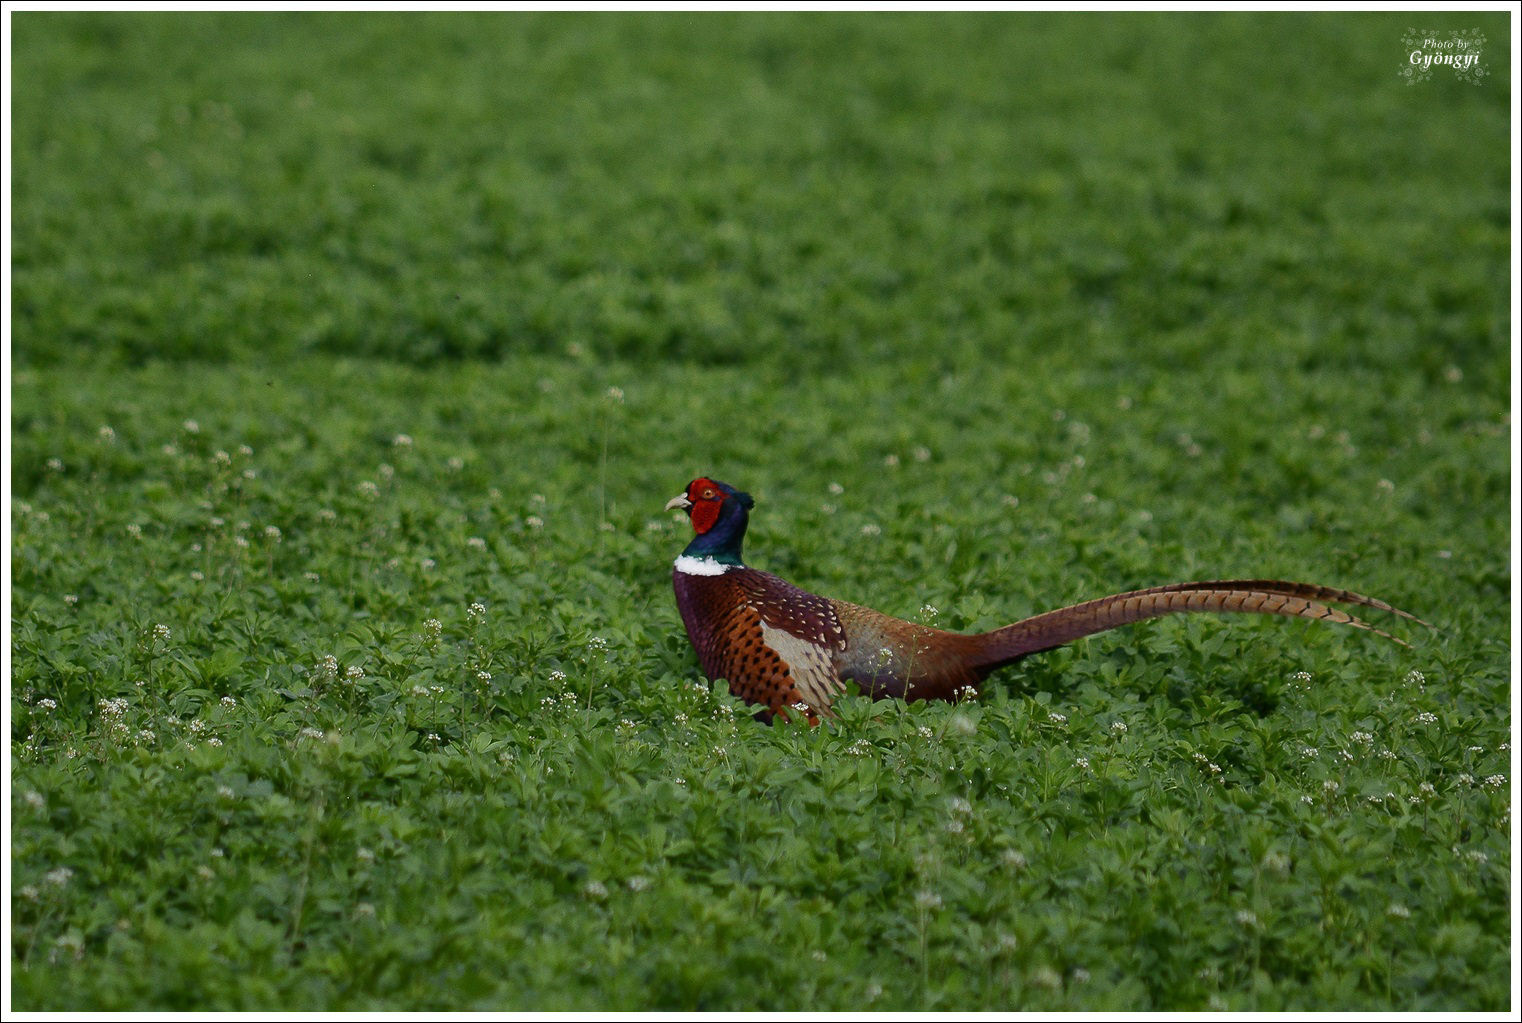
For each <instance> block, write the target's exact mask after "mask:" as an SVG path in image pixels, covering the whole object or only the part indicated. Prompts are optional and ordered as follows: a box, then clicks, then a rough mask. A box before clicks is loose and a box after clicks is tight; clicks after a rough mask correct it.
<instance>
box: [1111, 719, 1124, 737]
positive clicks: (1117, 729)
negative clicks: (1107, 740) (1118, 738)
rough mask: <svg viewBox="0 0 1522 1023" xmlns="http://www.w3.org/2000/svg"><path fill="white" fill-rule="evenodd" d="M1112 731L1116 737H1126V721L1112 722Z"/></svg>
mask: <svg viewBox="0 0 1522 1023" xmlns="http://www.w3.org/2000/svg"><path fill="white" fill-rule="evenodd" d="M1110 731H1111V732H1112V733H1114V734H1115V735H1125V734H1126V732H1127V731H1128V729H1127V728H1126V723H1125V722H1124V721H1111V722H1110Z"/></svg>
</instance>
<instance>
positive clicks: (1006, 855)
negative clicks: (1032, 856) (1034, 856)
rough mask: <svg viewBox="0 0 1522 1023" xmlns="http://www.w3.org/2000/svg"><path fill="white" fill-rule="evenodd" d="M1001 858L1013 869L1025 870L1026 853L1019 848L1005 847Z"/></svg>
mask: <svg viewBox="0 0 1522 1023" xmlns="http://www.w3.org/2000/svg"><path fill="white" fill-rule="evenodd" d="M999 858H1000V859H1001V860H1003V861H1004V865H1005V866H1006V867H1008V868H1010V869H1011V870H1024V869H1025V865H1026V862H1027V861H1026V859H1025V854H1024V853H1023V852H1021V851H1020V850H1018V849H1005V850H1004V852H1003V853H1002V854H1001V855H1000V857H999Z"/></svg>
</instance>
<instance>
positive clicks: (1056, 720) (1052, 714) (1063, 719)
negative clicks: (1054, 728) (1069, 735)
mask: <svg viewBox="0 0 1522 1023" xmlns="http://www.w3.org/2000/svg"><path fill="white" fill-rule="evenodd" d="M1046 719H1047V720H1048V721H1050V722H1051V723H1052V724H1054V725H1065V724H1067V723H1068V718H1067V715H1066V714H1058V713H1057V712H1056V711H1049V712H1048V713H1047V715H1046Z"/></svg>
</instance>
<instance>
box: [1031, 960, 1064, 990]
mask: <svg viewBox="0 0 1522 1023" xmlns="http://www.w3.org/2000/svg"><path fill="white" fill-rule="evenodd" d="M1030 982H1031V983H1032V984H1034V985H1035V986H1036V987H1044V988H1048V989H1049V990H1052V991H1055V990H1057V989H1058V988H1060V987H1061V986H1062V974H1060V973H1058V972H1057V971H1056V970H1054V969H1052V968H1051V967H1050V966H1038V967H1036V969H1034V970H1032V971H1031V974H1030Z"/></svg>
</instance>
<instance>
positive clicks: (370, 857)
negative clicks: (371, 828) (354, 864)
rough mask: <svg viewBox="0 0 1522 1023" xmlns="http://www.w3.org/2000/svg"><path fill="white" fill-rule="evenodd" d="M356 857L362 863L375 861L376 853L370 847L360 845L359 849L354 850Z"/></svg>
mask: <svg viewBox="0 0 1522 1023" xmlns="http://www.w3.org/2000/svg"><path fill="white" fill-rule="evenodd" d="M354 858H355V859H356V860H359V861H360V862H361V863H374V862H375V853H374V852H373V851H371V850H370V849H367V848H365V847H364V846H360V847H359V848H358V849H356V850H354Z"/></svg>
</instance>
